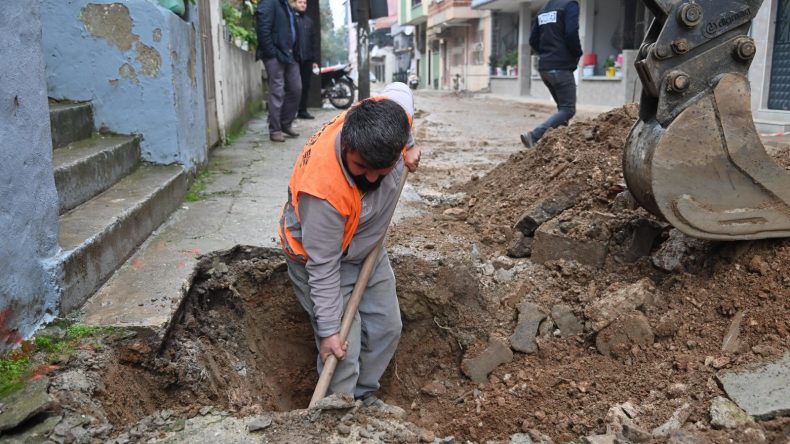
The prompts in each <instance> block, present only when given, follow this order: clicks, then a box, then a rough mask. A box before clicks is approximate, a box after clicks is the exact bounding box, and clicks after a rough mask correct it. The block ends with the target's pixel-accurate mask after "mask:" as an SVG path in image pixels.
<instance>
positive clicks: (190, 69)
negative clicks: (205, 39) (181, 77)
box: [187, 32, 197, 88]
mask: <svg viewBox="0 0 790 444" xmlns="http://www.w3.org/2000/svg"><path fill="white" fill-rule="evenodd" d="M196 58H197V45H196V44H195V33H194V32H193V33H191V34H189V58H188V59H187V75H188V76H189V78H190V80H192V87H193V88H196V87H197V77H196V76H195V59H196Z"/></svg>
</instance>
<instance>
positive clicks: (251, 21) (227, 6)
mask: <svg viewBox="0 0 790 444" xmlns="http://www.w3.org/2000/svg"><path fill="white" fill-rule="evenodd" d="M257 3H258V0H245V1H244V2H242V3H240V4H238V5H234V4H233V3H230V2H228V1H225V2H224V3H222V18H223V19H224V20H225V27H227V28H228V32H230V35H231V38H233V39H234V40H235V39H241V40H242V41H245V42H247V43H248V44H249V46H250V49H251V50H253V49H254V48H255V47H256V46H258V35H257V33H256V32H255V7H256V5H257Z"/></svg>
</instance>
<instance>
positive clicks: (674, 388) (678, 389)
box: [667, 382, 689, 398]
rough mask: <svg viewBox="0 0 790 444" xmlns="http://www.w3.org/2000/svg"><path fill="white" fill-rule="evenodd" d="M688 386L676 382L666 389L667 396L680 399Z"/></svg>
mask: <svg viewBox="0 0 790 444" xmlns="http://www.w3.org/2000/svg"><path fill="white" fill-rule="evenodd" d="M688 389H689V387H688V385H686V384H683V383H682V382H676V383H674V384H672V385H670V386H669V387H668V388H667V396H668V397H670V398H680V397H682V396H684V395H685V394H686V393H687V392H688Z"/></svg>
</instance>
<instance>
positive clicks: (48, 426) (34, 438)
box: [0, 415, 63, 444]
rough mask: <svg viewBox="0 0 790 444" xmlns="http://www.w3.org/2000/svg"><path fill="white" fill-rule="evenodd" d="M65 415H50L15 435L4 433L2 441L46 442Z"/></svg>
mask: <svg viewBox="0 0 790 444" xmlns="http://www.w3.org/2000/svg"><path fill="white" fill-rule="evenodd" d="M61 419H63V416H61V415H57V416H48V417H47V418H46V419H44V420H43V421H40V422H38V423H37V424H35V425H33V426H31V427H28V428H26V429H25V430H24V431H23V432H21V433H18V434H15V435H7V434H4V435H3V437H2V439H0V441H2V442H7V443H26V444H27V443H39V442H46V441H47V437H48V436H49V435H50V434H51V433H52V431H53V430H55V427H56V426H57V425H58V423H60V421H61Z"/></svg>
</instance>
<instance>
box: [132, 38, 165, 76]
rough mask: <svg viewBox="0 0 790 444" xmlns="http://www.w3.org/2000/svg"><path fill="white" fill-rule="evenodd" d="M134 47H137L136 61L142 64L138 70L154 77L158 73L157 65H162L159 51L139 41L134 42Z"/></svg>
mask: <svg viewBox="0 0 790 444" xmlns="http://www.w3.org/2000/svg"><path fill="white" fill-rule="evenodd" d="M135 48H136V49H137V61H138V62H140V65H141V66H142V68H140V72H142V73H143V75H146V76H148V77H156V75H157V74H159V67H160V66H161V65H162V57H161V56H160V55H159V51H157V50H156V49H154V48H152V47H150V46H148V45H145V44H143V43H140V42H139V41H138V42H136V43H135Z"/></svg>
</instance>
